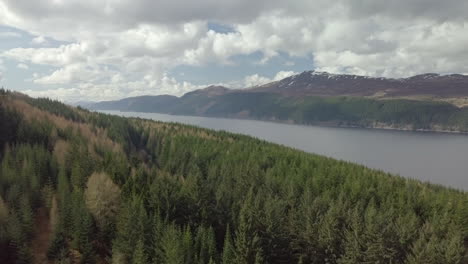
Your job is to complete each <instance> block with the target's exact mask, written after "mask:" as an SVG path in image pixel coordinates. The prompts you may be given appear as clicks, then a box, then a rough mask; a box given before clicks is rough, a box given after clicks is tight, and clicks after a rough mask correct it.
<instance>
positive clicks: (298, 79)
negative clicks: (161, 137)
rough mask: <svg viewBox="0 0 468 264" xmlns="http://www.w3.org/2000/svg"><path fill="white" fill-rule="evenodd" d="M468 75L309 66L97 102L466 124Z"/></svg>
mask: <svg viewBox="0 0 468 264" xmlns="http://www.w3.org/2000/svg"><path fill="white" fill-rule="evenodd" d="M467 97H468V76H465V75H458V74H452V75H438V74H423V75H417V76H413V77H409V78H402V79H387V78H373V77H366V76H357V75H338V74H330V73H325V72H316V71H308V72H303V73H301V74H298V75H294V76H291V77H288V78H285V79H283V80H280V81H276V82H272V83H268V84H265V85H262V86H256V87H251V88H247V89H237V90H234V89H228V88H226V87H222V86H210V87H207V88H205V89H200V90H196V91H193V92H189V93H187V94H185V95H183V96H181V97H174V96H167V95H162V96H143V97H133V98H126V99H122V100H120V101H110V102H100V103H96V104H93V105H89V106H88V107H89V108H90V109H94V110H120V111H141V112H156V113H166V114H176V115H199V116H214V117H229V118H246V119H258V120H270V121H278V122H288V123H298V124H315V125H328V126H353V127H355V126H356V127H369V128H389V129H405V130H433V131H458V132H459V131H463V132H468V108H466V107H464V106H465V105H467V104H468V98H467Z"/></svg>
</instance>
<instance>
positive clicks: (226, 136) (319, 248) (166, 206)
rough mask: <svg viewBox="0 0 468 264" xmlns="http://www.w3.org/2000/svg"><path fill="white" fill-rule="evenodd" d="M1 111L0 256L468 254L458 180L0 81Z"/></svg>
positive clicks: (433, 260)
mask: <svg viewBox="0 0 468 264" xmlns="http://www.w3.org/2000/svg"><path fill="white" fill-rule="evenodd" d="M213 90H214V91H215V92H214V93H216V94H217V93H218V92H219V91H224V89H222V88H221V89H219V88H212V89H208V91H205V92H208V93H213ZM224 92H225V91H224ZM229 94H230V93H228V94H225V95H229ZM197 96H199V94H198V95H197V93H192V94H191V95H188V97H192V98H193V97H197ZM213 96H215V97H218V96H220V95H215V94H213ZM203 97H205V96H203ZM0 124H1V126H0V260H1V261H0V262H1V263H2V264H3V263H4V264H10V263H73V264H75V263H103V264H107V263H273V264H276V263H425V264H438V263H467V260H468V254H467V252H468V246H467V243H466V241H468V220H467V219H468V203H467V201H468V194H467V193H466V192H463V191H457V190H454V189H450V188H446V187H443V186H436V185H432V184H429V183H423V182H420V181H416V180H412V179H406V178H403V177H399V176H395V175H389V174H386V173H384V172H381V171H376V170H371V169H368V168H365V167H363V166H360V165H356V164H351V163H348V162H343V161H338V160H334V159H331V158H326V157H322V156H318V155H313V154H308V153H304V152H301V151H297V150H294V149H291V148H287V147H284V146H280V145H276V144H272V143H268V142H265V141H261V140H258V139H255V138H252V137H248V136H242V135H237V134H231V133H227V132H222V131H213V130H207V129H201V128H197V127H194V126H186V125H181V124H174V123H163V122H155V121H150V120H144V119H134V118H131V119H129V118H123V117H118V116H112V115H106V114H102V113H96V112H90V111H87V110H84V109H83V108H77V107H76V108H75V107H71V106H68V105H65V104H62V103H60V102H57V101H52V100H49V99H44V98H39V99H33V98H29V97H27V96H24V95H21V94H18V93H12V92H8V91H5V90H0ZM442 177H443V176H442Z"/></svg>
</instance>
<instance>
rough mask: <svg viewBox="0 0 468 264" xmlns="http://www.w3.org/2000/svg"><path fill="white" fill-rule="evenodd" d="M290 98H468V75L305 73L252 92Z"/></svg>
mask: <svg viewBox="0 0 468 264" xmlns="http://www.w3.org/2000/svg"><path fill="white" fill-rule="evenodd" d="M249 90H250V91H255V92H274V93H280V94H282V95H287V96H309V95H316V96H385V97H395V96H422V95H424V96H436V97H459V96H468V76H466V75H460V74H451V75H439V74H435V73H427V74H421V75H416V76H413V77H409V78H401V79H391V78H375V77H368V76H359V75H346V74H331V73H327V72H317V71H306V72H303V73H301V74H298V75H293V76H291V77H288V78H285V79H282V80H280V81H277V82H272V83H268V84H265V85H262V86H259V87H254V88H252V89H249Z"/></svg>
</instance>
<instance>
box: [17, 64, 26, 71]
mask: <svg viewBox="0 0 468 264" xmlns="http://www.w3.org/2000/svg"><path fill="white" fill-rule="evenodd" d="M16 67H17V68H18V69H23V70H27V69H29V66H28V65H27V64H24V63H19V64H18V65H16Z"/></svg>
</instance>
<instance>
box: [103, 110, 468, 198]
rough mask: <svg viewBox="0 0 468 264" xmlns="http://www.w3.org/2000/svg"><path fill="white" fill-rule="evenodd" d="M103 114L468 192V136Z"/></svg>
mask: <svg viewBox="0 0 468 264" xmlns="http://www.w3.org/2000/svg"><path fill="white" fill-rule="evenodd" d="M103 112H105V113H109V114H114V115H120V116H126V117H141V118H147V119H153V120H159V121H168V122H178V123H183V124H191V125H196V126H200V127H205V128H210V129H215V130H225V131H229V132H234V133H240V134H245V135H250V136H254V137H257V138H260V139H264V140H267V141H270V142H274V143H278V144H282V145H286V146H289V147H293V148H297V149H300V150H304V151H307V152H311V153H317V154H320V155H325V156H329V157H333V158H336V159H341V160H346V161H351V162H355V163H359V164H363V165H365V166H367V167H370V168H375V169H380V170H383V171H386V172H391V173H394V174H399V175H401V176H404V177H410V178H416V179H419V180H423V181H430V182H433V183H437V184H443V185H446V186H451V187H455V188H457V189H464V190H468V135H460V134H447V133H427V132H406V131H390V130H377V129H375V130H374V129H355V128H330V127H317V126H301V125H288V124H279V123H271V122H263V121H252V120H238V119H225V118H208V117H193V116H174V115H165V114H156V113H137V112H119V111H103Z"/></svg>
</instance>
